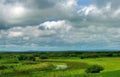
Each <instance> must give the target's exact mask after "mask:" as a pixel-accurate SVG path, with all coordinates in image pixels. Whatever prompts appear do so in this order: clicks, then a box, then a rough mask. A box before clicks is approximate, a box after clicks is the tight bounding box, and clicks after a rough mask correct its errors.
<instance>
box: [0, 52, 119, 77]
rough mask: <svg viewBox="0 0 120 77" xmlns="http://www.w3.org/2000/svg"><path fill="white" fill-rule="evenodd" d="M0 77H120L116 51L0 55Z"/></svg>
mask: <svg viewBox="0 0 120 77" xmlns="http://www.w3.org/2000/svg"><path fill="white" fill-rule="evenodd" d="M115 71H116V72H115ZM111 73H112V75H111ZM0 77H120V52H101V53H100V52H91V53H90V52H88V53H87V52H85V53H83V52H41V53H37V52H36V53H0Z"/></svg>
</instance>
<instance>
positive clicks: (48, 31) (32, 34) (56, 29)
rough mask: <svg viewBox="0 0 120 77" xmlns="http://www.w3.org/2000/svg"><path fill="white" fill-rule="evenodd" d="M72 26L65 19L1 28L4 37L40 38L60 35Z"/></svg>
mask: <svg viewBox="0 0 120 77" xmlns="http://www.w3.org/2000/svg"><path fill="white" fill-rule="evenodd" d="M71 28H72V25H71V24H70V23H69V22H68V21H65V20H58V21H46V22H44V23H41V24H39V25H35V26H26V27H13V28H10V29H8V30H3V32H2V35H3V36H4V37H6V38H12V39H14V38H18V37H19V38H22V39H23V40H29V39H30V38H31V39H33V38H38V39H39V38H42V37H43V36H49V35H62V34H65V33H66V32H69V30H70V29H71Z"/></svg>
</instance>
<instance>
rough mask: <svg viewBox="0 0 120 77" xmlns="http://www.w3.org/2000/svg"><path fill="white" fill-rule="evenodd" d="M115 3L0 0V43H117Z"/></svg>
mask: <svg viewBox="0 0 120 77" xmlns="http://www.w3.org/2000/svg"><path fill="white" fill-rule="evenodd" d="M81 1H82V3H79V2H81ZM119 3H120V1H119V0H104V1H101V0H43V1H41V0H0V45H8V44H9V45H19V46H21V45H25V46H27V45H29V46H38V47H39V46H42V47H43V46H46V45H47V46H63V47H64V46H69V47H73V46H76V47H77V48H79V47H83V48H86V47H91V46H98V47H99V48H100V47H102V46H109V45H111V46H109V47H112V45H114V47H115V46H116V47H119V44H120V42H119V38H120V35H119V33H120V26H119V24H120V22H119V21H120V18H119V17H120V5H119ZM84 46H85V47H84Z"/></svg>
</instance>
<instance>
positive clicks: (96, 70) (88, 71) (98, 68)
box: [86, 65, 104, 73]
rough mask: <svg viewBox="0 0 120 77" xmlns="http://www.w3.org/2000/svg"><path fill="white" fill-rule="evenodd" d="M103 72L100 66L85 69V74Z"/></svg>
mask: <svg viewBox="0 0 120 77" xmlns="http://www.w3.org/2000/svg"><path fill="white" fill-rule="evenodd" d="M102 70H104V68H103V67H102V66H99V65H92V66H89V67H88V68H87V69H86V73H99V72H100V71H102Z"/></svg>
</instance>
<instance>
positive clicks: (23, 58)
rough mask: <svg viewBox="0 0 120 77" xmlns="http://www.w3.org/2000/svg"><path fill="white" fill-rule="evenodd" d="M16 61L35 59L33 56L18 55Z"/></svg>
mask: <svg viewBox="0 0 120 77" xmlns="http://www.w3.org/2000/svg"><path fill="white" fill-rule="evenodd" d="M18 60H20V61H21V60H30V61H35V57H34V56H25V55H20V56H19V57H18Z"/></svg>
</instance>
